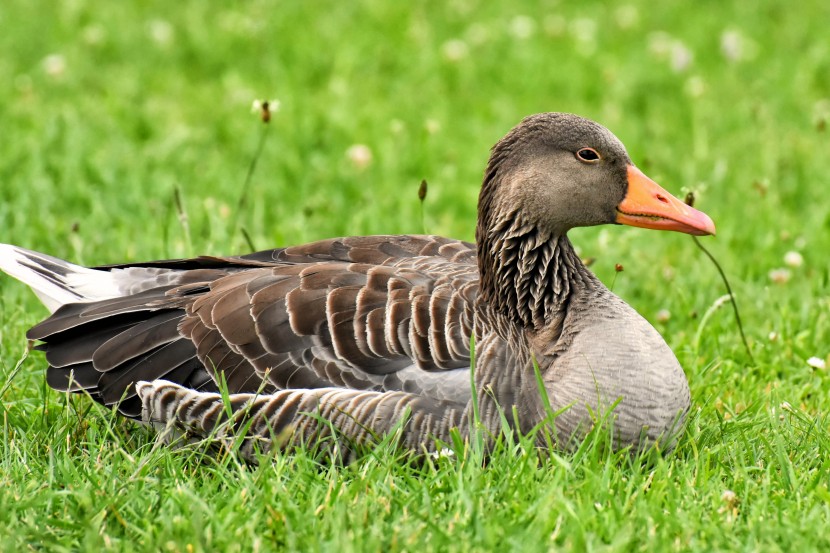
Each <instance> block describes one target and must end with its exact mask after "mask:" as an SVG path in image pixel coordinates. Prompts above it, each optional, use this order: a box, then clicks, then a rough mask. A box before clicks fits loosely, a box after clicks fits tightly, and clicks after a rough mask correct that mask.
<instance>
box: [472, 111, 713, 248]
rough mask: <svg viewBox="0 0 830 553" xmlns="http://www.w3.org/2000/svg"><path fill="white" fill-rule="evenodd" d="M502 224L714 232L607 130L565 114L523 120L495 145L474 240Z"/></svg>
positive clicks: (560, 229)
mask: <svg viewBox="0 0 830 553" xmlns="http://www.w3.org/2000/svg"><path fill="white" fill-rule="evenodd" d="M506 221H512V222H513V223H514V224H515V223H516V221H519V222H520V224H522V225H526V226H529V227H533V228H535V229H538V230H539V231H540V232H542V233H544V234H548V235H553V236H562V235H564V234H565V233H567V231H568V230H570V229H571V228H574V227H583V226H593V225H601V224H609V223H610V224H614V223H616V224H623V225H631V226H635V227H643V228H649V229H657V230H673V231H677V232H683V233H686V234H693V235H707V234H715V225H714V223H713V222H712V219H710V218H709V216H707V215H706V214H705V213H702V212H700V211H698V210H696V209H694V208H692V207H690V206H688V205H686V204H685V203H683V202H682V201H680V200H678V199H677V198H675V197H674V196H672V195H671V194H670V193H668V192H667V191H666V190H664V189H663V188H662V187H660V186H659V185H658V184H657V183H656V182H654V181H653V180H651V179H650V178H648V177H647V176H646V175H644V174H643V173H642V171H640V170H639V169H638V168H637V167H636V166H635V165H634V164H633V163H632V161H631V158H630V157H629V155H628V152H627V151H626V149H625V146H623V144H622V142H620V140H619V139H618V138H617V137H616V136H614V135H613V134H612V133H611V131H609V130H608V129H606V128H605V127H603V126H602V125H599V124H598V123H595V122H593V121H590V120H588V119H584V118H582V117H578V116H576V115H571V114H567V113H541V114H537V115H532V116H530V117H527V118H525V119H524V120H523V121H522V122H521V123H519V125H517V126H516V127H515V128H514V129H513V130H511V131H510V132H509V133H508V134H507V135H506V136H505V137H504V138H503V139H501V140H500V141H499V142H498V143H497V144H496V145H495V146H494V147H493V149H492V152H491V156H490V161H489V163H488V166H487V171H486V173H485V179H484V185H483V187H482V189H481V194H480V197H479V226H478V229H477V239H478V240H480V241H481V240H483V241H485V242H486V241H487V235H489V234H492V233H493V232H498V231H499V229H502V228H504V226H505V222H506Z"/></svg>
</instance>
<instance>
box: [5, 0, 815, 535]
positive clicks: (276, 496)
mask: <svg viewBox="0 0 830 553" xmlns="http://www.w3.org/2000/svg"><path fill="white" fill-rule="evenodd" d="M827 21H830V5H829V4H828V3H827V2H825V1H822V0H807V1H804V2H798V3H785V2H772V1H766V2H755V3H751V2H744V1H737V0H736V1H733V2H711V1H703V2H695V3H685V4H682V5H681V3H674V2H672V3H669V2H662V3H661V2H645V1H640V0H634V1H633V2H632V3H631V4H630V5H628V6H626V7H623V8H620V7H619V4H618V3H616V2H608V3H599V2H592V1H585V2H580V3H566V2H555V1H549V2H544V3H541V4H530V3H527V4H526V5H524V6H522V7H520V8H515V9H513V8H507V7H499V6H498V5H497V4H496V3H493V2H484V1H475V0H454V1H451V2H429V3H427V2H414V3H409V2H385V1H382V0H368V1H365V2H317V1H311V2H302V3H300V2H296V3H289V2H279V3H277V2H274V3H270V2H261V1H251V2H244V3H233V4H232V5H229V4H227V3H225V4H222V3H207V2H195V1H194V2H180V3H170V2H142V3H138V2H135V3H123V2H118V3H115V2H103V1H98V2H92V1H88V2H84V1H80V0H76V1H72V2H61V3H54V2H45V1H37V0H32V1H14V0H12V1H6V2H3V3H2V5H1V6H0V25H2V28H3V32H2V33H0V51H2V52H3V53H4V54H3V56H0V82H2V83H3V86H2V87H0V106H2V107H0V133H1V134H2V138H0V241H2V242H11V243H15V244H19V245H22V246H24V247H27V248H32V249H36V250H41V251H45V252H48V253H51V254H53V255H56V256H59V257H64V258H68V259H71V260H74V261H77V262H81V263H85V264H98V263H112V262H119V261H129V260H145V259H149V258H164V257H175V256H184V255H191V254H198V253H239V252H242V251H245V250H246V249H247V247H246V242H245V239H244V237H243V235H242V233H241V231H240V229H239V228H238V226H236V225H234V221H235V220H236V218H237V217H238V220H239V221H240V222H241V223H242V225H243V226H244V227H245V229H246V231H247V232H248V233H249V234H250V236H251V239H252V241H253V243H254V244H255V245H256V246H257V247H258V248H266V247H271V246H277V245H286V244H292V243H299V242H303V241H309V240H313V239H317V238H324V237H330V236H338V235H351V234H370V233H405V232H421V231H422V223H421V212H420V206H419V202H418V197H417V192H418V186H419V184H420V182H421V179H426V180H427V181H428V182H429V195H428V197H427V199H426V203H425V225H426V228H427V230H428V231H429V232H431V233H437V234H444V235H449V236H453V237H457V238H463V239H468V240H470V239H472V238H473V230H474V223H475V200H476V197H477V193H478V185H479V182H480V177H481V172H482V169H483V166H484V163H485V161H486V158H487V149H488V148H489V147H490V146H491V145H492V144H493V143H494V142H495V141H496V140H497V139H498V138H499V137H500V136H501V135H503V134H504V133H505V132H506V131H507V130H508V129H509V128H510V127H511V126H512V125H514V124H515V123H516V122H518V120H519V119H520V118H521V117H523V116H524V115H527V114H530V113H534V112H538V111H571V112H575V113H579V114H582V115H585V116H587V117H590V118H593V119H596V120H598V121H600V122H602V123H604V124H605V125H606V126H608V127H609V128H611V129H612V130H613V131H614V132H615V133H616V134H617V135H618V136H619V137H620V138H621V139H622V140H623V141H624V142H625V143H626V144H627V145H628V147H629V150H630V153H631V155H632V157H633V159H634V160H635V162H636V163H637V164H638V165H639V166H640V167H641V168H642V169H643V170H644V171H645V172H646V173H648V174H649V175H650V176H652V177H653V178H654V179H655V180H657V181H658V182H660V183H661V184H662V185H664V186H665V187H666V188H668V189H669V190H670V191H672V192H674V193H676V194H678V195H681V197H682V194H683V193H684V192H685V191H686V189H692V190H695V191H696V193H697V196H698V202H697V204H696V205H697V207H699V208H701V209H703V210H704V211H706V212H707V213H709V214H710V215H711V216H712V217H713V219H714V220H715V222H716V223H717V225H718V231H719V232H718V236H717V238H715V239H706V240H705V241H704V242H705V243H706V245H707V246H708V247H709V248H710V249H711V251H712V252H713V253H714V255H715V256H716V257H717V258H718V259H719V260H720V262H721V263H722V265H723V266H724V269H725V271H726V272H727V274H728V275H729V276H730V278H731V281H732V285H733V288H734V289H735V291H736V294H737V298H738V300H739V302H740V306H741V308H742V315H743V319H744V325H745V329H746V332H747V334H748V337H749V340H750V342H751V344H752V347H753V351H754V356H755V362H754V363H753V362H751V361H750V359H749V357H748V356H747V354H746V353H745V351H744V350H743V346H742V344H741V341H740V337H739V334H738V331H737V328H736V326H735V323H734V318H733V315H732V313H731V312H730V310H729V308H728V306H724V307H721V308H720V309H717V310H715V311H714V312H712V313H711V314H710V316H708V317H704V313H705V312H706V311H707V310H708V309H709V308H710V307H711V306H712V305H713V304H714V303H715V302H716V301H717V299H718V298H719V297H720V296H721V295H722V294H724V290H723V286H722V284H721V282H720V281H719V279H718V276H717V273H716V271H715V269H714V267H712V265H711V264H710V263H709V262H708V260H707V259H705V257H704V256H703V254H702V253H701V252H700V251H699V250H697V249H696V248H695V247H694V244H693V243H692V242H691V240H690V239H689V238H688V237H686V236H682V235H677V234H668V233H657V232H651V231H644V230H636V229H630V228H610V227H606V228H595V229H581V230H578V231H575V232H573V233H572V234H571V237H572V240H573V241H574V242H575V243H576V244H577V245H578V246H579V247H580V249H581V252H582V254H583V256H585V257H594V258H596V262H595V263H594V265H593V267H592V268H593V269H594V270H595V272H596V273H597V274H598V275H599V276H600V278H602V279H603V280H604V281H605V282H606V283H609V284H610V283H611V281H612V280H613V279H614V265H615V264H617V263H620V264H622V265H624V267H625V270H624V272H622V273H620V274H619V275H618V276H617V277H616V281H615V283H614V290H615V292H617V293H618V294H620V295H621V296H622V297H623V298H624V299H626V301H628V302H629V303H631V304H632V305H633V306H634V307H635V308H636V309H637V310H638V311H640V312H641V313H642V314H643V315H645V316H646V317H647V318H648V319H650V320H652V321H653V322H654V324H655V325H656V326H657V328H658V330H660V331H661V332H662V334H663V335H664V336H665V338H666V340H667V341H668V342H669V344H670V345H671V347H672V348H673V349H674V351H675V352H676V354H677V356H678V358H679V359H680V362H681V364H682V365H683V366H684V368H685V370H686V372H687V375H688V377H689V380H690V383H691V387H692V399H693V412H692V416H691V420H690V421H689V424H688V428H687V431H686V433H685V435H684V436H683V438H682V439H681V441H680V444H679V445H678V447H677V449H676V450H675V451H674V452H672V453H671V454H668V455H666V456H664V457H663V458H659V459H651V460H634V461H632V460H631V459H629V458H628V456H626V455H625V454H613V453H609V452H608V451H607V449H606V448H604V447H602V440H601V437H594V438H592V439H591V440H589V441H588V442H587V443H586V444H585V445H584V446H583V448H582V449H581V450H580V451H579V452H577V453H573V454H562V455H560V456H553V457H551V458H548V459H540V458H539V457H538V455H537V454H536V453H534V452H533V450H532V448H530V447H529V446H528V444H527V443H519V444H513V445H505V446H504V447H502V448H500V449H498V450H497V451H496V452H495V454H494V455H493V457H492V458H491V459H490V460H489V462H487V463H482V462H481V460H480V459H478V458H477V457H476V455H475V454H473V453H467V454H465V453H464V452H463V451H459V452H458V453H459V455H457V456H456V457H451V458H441V459H437V460H434V461H431V462H428V463H427V464H425V465H423V466H420V467H418V466H411V465H408V464H406V463H404V462H402V460H401V458H400V457H399V455H398V454H397V453H395V452H394V450H393V449H392V448H390V447H381V448H379V449H378V450H377V451H375V452H374V453H373V454H372V455H369V456H368V457H367V458H366V459H365V460H364V461H361V462H359V463H356V464H354V465H351V466H348V467H338V466H333V467H332V466H326V465H323V466H321V465H319V464H317V463H315V462H314V461H313V459H312V457H311V456H310V455H309V454H305V453H302V452H301V453H299V454H296V455H292V456H287V457H280V458H277V459H276V460H275V461H274V462H271V463H265V464H263V465H261V466H259V467H249V466H244V465H242V464H240V463H239V462H238V461H237V460H235V458H233V457H232V456H222V457H220V458H219V459H218V460H211V459H210V458H206V457H204V456H203V455H202V454H201V451H200V449H199V448H198V447H195V448H194V447H185V448H182V449H179V450H175V451H171V450H169V449H166V448H163V447H160V446H157V445H156V443H155V441H154V439H153V436H152V434H151V433H150V432H148V431H146V430H144V429H141V428H138V427H137V426H134V425H133V424H131V423H128V422H125V421H122V420H120V419H118V418H117V417H115V416H114V415H113V414H112V413H110V412H109V411H107V410H105V409H101V408H98V407H96V406H93V405H91V402H89V401H87V400H86V399H85V398H83V397H78V398H71V399H69V398H66V397H65V396H63V395H61V394H58V393H55V392H53V391H51V390H49V389H48V388H47V387H46V385H45V383H44V375H43V367H44V361H43V359H42V357H41V355H40V354H32V355H31V356H30V357H29V358H28V359H26V360H25V361H23V363H22V365H20V371H19V372H18V373H17V374H16V376H14V378H13V379H12V378H11V377H12V373H13V370H14V368H15V366H16V365H17V361H18V359H20V357H21V356H22V354H23V351H24V349H25V338H24V333H25V331H26V329H27V328H28V327H29V326H31V325H33V324H34V323H36V322H38V321H39V320H40V319H41V318H42V317H43V316H44V314H45V312H44V310H43V308H42V307H41V306H40V305H39V303H38V302H37V300H36V299H35V298H34V296H32V295H31V294H30V293H29V292H28V291H27V290H25V288H24V287H23V286H21V285H19V284H18V283H16V282H14V281H12V280H10V279H7V278H0V342H2V344H0V360H2V363H1V364H0V390H2V389H3V387H4V386H6V384H7V383H8V389H7V390H6V391H5V394H4V395H3V397H2V413H1V414H2V421H1V423H2V437H1V438H0V550H2V551H18V550H26V549H27V548H31V549H45V550H58V551H61V550H66V551H70V550H90V551H97V550H117V551H121V550H125V551H130V550H177V551H191V550H193V551H222V550H227V551H236V550H239V551H248V550H263V551H264V550H270V549H275V548H284V549H293V550H310V549H314V550H333V551H352V550H353V551H366V550H368V551H386V550H391V551H404V550H406V551H430V550H451V551H468V550H479V551H489V550H505V549H507V550H510V549H512V550H520V551H537V550H538V551H543V550H549V549H560V548H561V549H563V550H574V551H583V550H592V551H636V550H643V551H668V550H686V549H689V550H696V551H721V550H741V551H809V550H827V549H828V548H830V532H828V528H829V527H830V490H828V486H830V443H828V442H829V441H830V438H828V425H829V424H830V373H828V372H827V371H826V370H821V369H815V368H812V367H810V366H809V365H808V364H807V359H809V358H810V357H814V356H815V357H818V358H822V359H825V360H827V361H830V359H827V358H828V355H830V284H829V283H828V281H830V256H828V252H830V208H828V203H827V200H826V197H827V190H828V187H830V165H828V161H830V129H828V128H827V127H828V126H830V121H828V119H830V45H829V44H830V43H828V40H827ZM724 33H726V35H725V36H724ZM453 41H460V42H453ZM724 41H725V42H726V43H727V44H726V47H727V48H726V50H727V54H730V55H732V57H735V56H734V55H733V54H734V53H735V51H734V48H733V47H732V46H730V41H731V42H733V43H734V42H737V44H738V45H739V48H738V49H739V50H741V52H739V54H740V55H738V56H737V59H730V56H727V55H725V54H724V52H723V46H722V44H723V42H724ZM730 48H732V49H731V50H730ZM687 54H691V55H692V59H691V61H689V60H688V56H687ZM686 62H688V63H686ZM272 97H277V98H279V99H280V101H281V102H282V106H281V109H280V111H279V113H277V114H276V115H275V117H274V119H273V121H272V123H271V126H270V128H269V131H268V132H269V134H268V136H267V140H266V143H265V147H264V150H263V153H262V156H261V158H260V159H259V166H258V167H257V171H256V173H255V175H254V177H253V180H252V182H251V184H250V189H249V191H248V194H247V200H246V202H245V203H244V206H243V208H242V210H241V211H237V206H238V204H239V200H240V195H241V191H242V186H243V181H244V177H245V173H246V171H247V168H248V164H249V163H250V161H251V157H252V155H253V153H254V151H255V150H256V147H257V143H258V140H259V133H260V132H261V127H262V124H261V123H260V122H259V120H258V118H257V116H256V115H255V114H251V113H250V105H251V101H252V100H253V99H254V98H272ZM353 144H365V145H367V146H368V147H369V148H370V150H371V152H372V161H371V163H370V164H369V165H368V166H367V167H365V168H362V169H361V168H359V167H356V166H355V165H354V164H353V163H351V162H350V161H349V159H348V157H347V156H346V151H347V149H348V148H349V147H350V146H351V145H353ZM176 188H178V189H180V190H181V194H182V201H183V205H184V208H185V209H186V212H187V217H188V218H187V221H188V226H189V230H190V237H189V239H188V238H187V237H186V235H185V234H184V232H183V226H182V223H181V221H180V218H179V216H178V215H177V213H176V209H175V206H174V200H173V197H174V190H175V189H176ZM789 251H798V252H800V253H801V254H802V256H803V260H804V262H803V265H801V266H799V267H789V268H788V269H789V271H790V277H791V278H790V279H789V280H788V281H787V282H785V283H775V282H773V281H772V280H771V279H770V277H769V272H770V271H771V270H774V269H777V268H782V267H786V265H785V264H784V255H785V254H786V253H787V252H789ZM661 310H668V311H669V312H670V313H671V317H670V318H669V319H668V320H663V319H662V318H660V320H658V316H657V314H658V312H659V311H661ZM771 333H774V335H772V334H771ZM773 337H774V339H773ZM784 402H787V404H788V405H789V406H790V407H786V406H785V407H782V403H784ZM727 491H731V492H733V493H734V499H730V495H729V494H728V493H726V492H727ZM725 493H726V495H724V494H725Z"/></svg>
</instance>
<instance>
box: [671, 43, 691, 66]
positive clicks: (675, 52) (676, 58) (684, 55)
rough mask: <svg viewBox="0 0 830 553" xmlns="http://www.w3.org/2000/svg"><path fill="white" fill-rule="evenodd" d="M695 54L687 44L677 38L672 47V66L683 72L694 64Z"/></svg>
mask: <svg viewBox="0 0 830 553" xmlns="http://www.w3.org/2000/svg"><path fill="white" fill-rule="evenodd" d="M694 57H695V56H694V54H693V53H692V51H691V50H690V49H689V48H687V47H686V45H685V44H683V43H682V42H680V41H679V40H676V41H675V42H674V44H673V45H672V48H671V68H672V70H674V71H675V72H676V73H682V72H683V71H685V70H686V69H688V67H689V66H690V65H691V64H692V60H694Z"/></svg>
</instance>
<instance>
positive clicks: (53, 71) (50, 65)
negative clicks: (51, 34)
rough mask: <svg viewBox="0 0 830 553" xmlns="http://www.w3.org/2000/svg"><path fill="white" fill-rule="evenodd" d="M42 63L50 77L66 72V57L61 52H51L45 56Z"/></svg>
mask: <svg viewBox="0 0 830 553" xmlns="http://www.w3.org/2000/svg"><path fill="white" fill-rule="evenodd" d="M41 64H42V66H43V70H44V71H45V72H46V74H47V75H49V76H50V77H60V76H61V75H63V74H64V73H65V72H66V58H64V57H63V56H62V55H61V54H49V55H48V56H46V57H45V58H43V61H42V62H41Z"/></svg>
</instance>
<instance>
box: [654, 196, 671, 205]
mask: <svg viewBox="0 0 830 553" xmlns="http://www.w3.org/2000/svg"><path fill="white" fill-rule="evenodd" d="M657 199H658V200H660V201H661V202H663V203H664V204H667V203H669V201H668V200H667V199H666V197H665V196H663V195H662V194H657Z"/></svg>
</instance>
